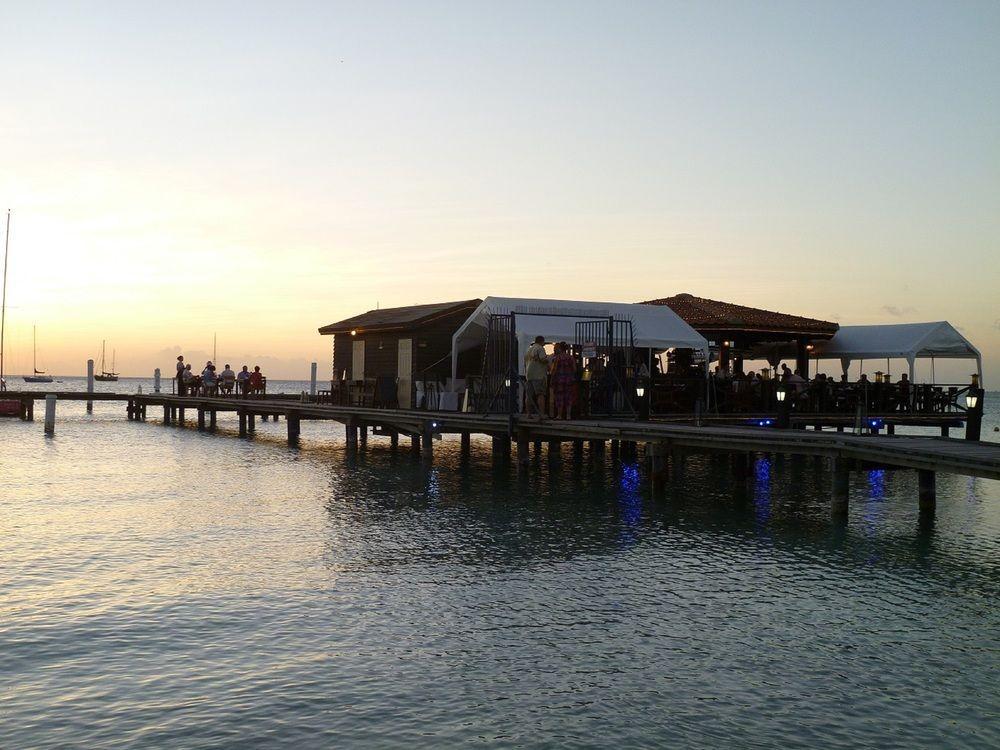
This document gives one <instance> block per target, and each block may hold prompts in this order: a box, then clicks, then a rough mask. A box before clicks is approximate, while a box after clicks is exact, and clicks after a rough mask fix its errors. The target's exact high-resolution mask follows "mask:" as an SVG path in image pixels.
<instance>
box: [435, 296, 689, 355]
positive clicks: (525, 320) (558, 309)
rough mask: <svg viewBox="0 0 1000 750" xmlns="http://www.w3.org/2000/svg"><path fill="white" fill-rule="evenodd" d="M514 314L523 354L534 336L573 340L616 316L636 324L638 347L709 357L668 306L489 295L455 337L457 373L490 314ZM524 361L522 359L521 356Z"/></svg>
mask: <svg viewBox="0 0 1000 750" xmlns="http://www.w3.org/2000/svg"><path fill="white" fill-rule="evenodd" d="M507 313H514V314H515V316H514V319H515V328H516V332H517V337H518V344H519V348H520V349H521V354H522V355H523V353H524V350H526V349H527V345H528V344H529V343H530V342H531V341H532V340H533V339H534V338H535V336H544V337H545V340H546V341H570V342H572V341H573V339H574V338H575V336H576V323H577V322H579V321H585V320H596V319H600V318H610V317H615V318H618V319H621V320H630V321H632V334H633V337H634V341H635V346H637V347H642V348H650V349H657V350H665V349H672V348H678V349H697V350H698V351H701V352H703V353H705V355H706V356H707V355H708V342H707V341H706V340H705V337H704V336H702V335H701V334H700V333H698V332H697V331H695V330H694V329H693V328H691V326H689V325H688V324H687V323H685V322H684V321H683V320H681V318H680V316H678V315H677V313H675V312H674V311H673V310H671V309H670V308H669V307H655V306H651V305H638V304H630V303H626V302H583V301H579V300H556V299H528V298H523V297H487V298H486V299H484V300H483V301H482V303H481V304H480V305H479V307H477V308H476V309H475V311H474V312H473V313H472V315H470V316H469V318H468V320H466V321H465V322H464V323H463V324H462V325H461V326H460V327H459V329H458V330H457V331H456V332H455V335H454V336H452V350H451V354H452V369H453V370H456V369H457V366H458V354H459V352H463V351H466V350H468V349H471V348H473V347H475V346H478V345H480V344H482V343H483V341H485V340H486V334H487V332H488V330H489V320H490V315H494V314H507ZM518 360H519V361H521V360H522V357H518Z"/></svg>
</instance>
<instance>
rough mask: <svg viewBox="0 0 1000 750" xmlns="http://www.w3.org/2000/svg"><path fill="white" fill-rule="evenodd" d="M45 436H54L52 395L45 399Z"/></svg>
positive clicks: (54, 411) (54, 398)
mask: <svg viewBox="0 0 1000 750" xmlns="http://www.w3.org/2000/svg"><path fill="white" fill-rule="evenodd" d="M45 434H46V435H55V434H56V395H55V394H54V393H50V394H49V395H47V396H46V397H45Z"/></svg>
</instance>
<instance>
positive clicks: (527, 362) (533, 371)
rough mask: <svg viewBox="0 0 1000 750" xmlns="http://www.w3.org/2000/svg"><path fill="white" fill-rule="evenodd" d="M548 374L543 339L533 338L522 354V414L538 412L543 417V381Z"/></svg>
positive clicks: (547, 357) (547, 361) (539, 337)
mask: <svg viewBox="0 0 1000 750" xmlns="http://www.w3.org/2000/svg"><path fill="white" fill-rule="evenodd" d="M548 374H549V355H548V354H546V353H545V337H544V336H535V343H533V344H532V345H531V346H529V347H528V351H526V352H525V353H524V377H525V381H526V383H525V393H524V413H525V414H530V413H531V412H532V410H534V411H537V412H538V418H539V419H543V418H544V415H545V390H546V389H545V379H546V377H548Z"/></svg>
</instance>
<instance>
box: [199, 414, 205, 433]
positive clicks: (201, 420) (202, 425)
mask: <svg viewBox="0 0 1000 750" xmlns="http://www.w3.org/2000/svg"><path fill="white" fill-rule="evenodd" d="M198 429H199V430H204V429H205V410H204V409H198Z"/></svg>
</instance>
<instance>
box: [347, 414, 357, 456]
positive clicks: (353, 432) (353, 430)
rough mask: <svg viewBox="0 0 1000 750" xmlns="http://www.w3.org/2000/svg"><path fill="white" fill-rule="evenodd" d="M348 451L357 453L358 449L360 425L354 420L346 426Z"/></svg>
mask: <svg viewBox="0 0 1000 750" xmlns="http://www.w3.org/2000/svg"><path fill="white" fill-rule="evenodd" d="M344 431H345V435H344V437H345V440H346V441H347V450H349V451H356V450H357V449H358V423H357V422H355V421H354V420H353V419H352V420H351V421H350V422H348V423H347V424H346V425H345V426H344Z"/></svg>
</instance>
